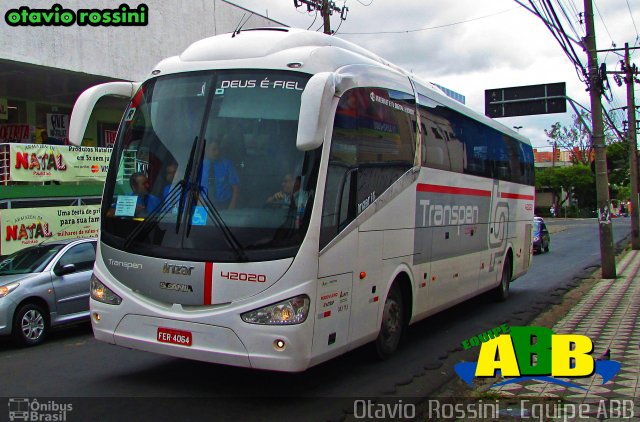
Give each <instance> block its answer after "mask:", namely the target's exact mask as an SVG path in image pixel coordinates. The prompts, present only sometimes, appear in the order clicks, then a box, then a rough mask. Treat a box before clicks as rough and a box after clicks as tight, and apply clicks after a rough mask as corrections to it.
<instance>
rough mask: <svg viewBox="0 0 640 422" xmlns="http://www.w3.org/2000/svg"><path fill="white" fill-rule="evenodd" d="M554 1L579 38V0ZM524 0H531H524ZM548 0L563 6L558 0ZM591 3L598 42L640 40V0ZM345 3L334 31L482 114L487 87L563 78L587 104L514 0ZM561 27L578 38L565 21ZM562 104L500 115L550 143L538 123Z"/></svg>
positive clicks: (256, 0) (256, 3)
mask: <svg viewBox="0 0 640 422" xmlns="http://www.w3.org/2000/svg"><path fill="white" fill-rule="evenodd" d="M233 1H234V2H235V3H236V4H238V5H240V6H242V7H245V8H247V9H250V10H253V11H255V12H257V13H261V14H263V15H264V14H268V16H269V17H270V18H272V19H275V20H278V21H280V22H282V23H285V24H287V25H289V26H292V27H297V28H304V29H306V28H308V27H309V26H310V25H312V23H313V25H312V26H311V29H312V30H316V29H318V28H319V26H320V25H321V21H322V19H321V17H320V16H318V17H317V19H316V20H315V23H314V18H315V14H307V13H306V8H303V7H301V8H300V9H298V10H296V9H295V7H294V5H293V1H292V0H233ZM559 1H560V3H561V4H563V5H564V6H565V10H566V11H567V13H568V15H569V17H570V18H572V19H573V21H574V26H575V29H576V31H577V33H578V35H579V36H580V37H583V36H584V31H585V27H584V25H582V24H580V19H579V17H578V16H577V12H582V11H584V3H583V1H582V0H559ZM525 3H527V4H528V2H527V1H526V0H525ZM553 3H554V5H555V7H556V9H557V11H558V12H559V13H560V12H561V11H560V8H559V6H558V0H554V2H553ZM343 4H344V1H343V0H336V5H337V6H342V5H343ZM595 5H596V7H597V9H599V13H597V12H596V36H597V47H598V49H605V48H610V47H611V44H612V42H615V43H616V45H617V47H624V43H625V42H628V43H629V44H630V45H631V46H634V45H638V44H640V39H638V32H637V29H636V26H637V25H640V1H639V0H606V1H605V0H599V1H598V2H596V3H595ZM346 6H347V7H348V8H349V14H348V17H347V20H346V21H344V22H343V23H342V26H340V28H339V30H338V32H337V35H336V36H338V37H341V38H343V39H346V40H349V41H351V42H354V43H356V44H359V45H361V46H363V47H365V48H367V49H369V50H371V51H373V52H375V53H376V54H378V55H379V56H381V57H383V58H385V59H387V60H389V61H391V62H393V63H395V64H397V65H399V66H401V67H403V68H405V69H407V70H410V71H413V72H414V73H415V74H417V75H419V76H421V77H422V78H424V79H426V80H428V81H432V82H436V83H439V84H441V85H444V86H446V87H448V88H450V89H453V90H454V91H457V92H459V93H461V94H463V95H465V96H466V103H467V105H468V106H470V107H471V108H473V109H475V110H477V111H479V112H481V113H484V90H485V89H490V88H502V87H510V86H519V85H533V84H541V83H552V82H566V84H567V95H568V96H569V97H571V98H573V99H575V100H576V101H577V102H579V103H580V104H583V105H584V106H586V107H587V108H589V97H588V94H587V92H585V89H586V85H585V84H584V83H583V82H581V81H580V80H579V79H578V76H577V74H576V71H575V68H574V67H573V65H572V64H571V63H570V62H569V59H568V58H567V57H566V56H565V55H564V52H563V51H562V49H561V47H560V45H559V44H558V43H557V41H556V40H555V39H554V38H553V36H552V35H551V33H550V32H549V31H548V30H547V28H546V27H545V26H544V24H543V23H542V21H540V20H539V19H538V18H537V17H536V16H534V15H533V14H531V13H530V12H528V11H527V10H525V9H524V8H522V7H521V6H519V5H518V4H517V3H516V2H515V1H513V0H346ZM632 17H633V19H632ZM634 20H635V22H634ZM463 21H468V22H463ZM603 21H604V23H603ZM459 22H463V23H459ZM331 24H332V29H336V28H337V27H338V25H339V24H340V20H339V18H338V17H337V16H334V17H333V18H332V21H331ZM443 25H448V26H445V27H442V28H434V29H427V30H424V31H418V32H410V33H400V34H355V33H356V32H373V31H407V30H415V29H421V28H432V27H437V26H443ZM566 29H567V32H568V34H569V35H572V36H573V37H574V38H575V37H576V35H575V34H574V33H573V31H572V30H571V29H570V28H569V27H568V26H567V27H566ZM320 30H322V29H321V28H320ZM574 48H575V49H576V52H577V53H578V55H579V56H580V58H581V59H582V62H583V64H585V66H586V63H587V57H586V53H584V52H583V51H582V50H581V49H580V48H579V47H577V46H574ZM639 52H640V50H637V51H634V52H632V56H631V57H632V61H635V62H636V63H637V64H638V65H640V53H639ZM620 59H621V57H620V56H616V55H615V54H613V53H609V54H605V53H600V55H599V60H600V61H603V60H606V62H607V65H608V70H614V68H615V70H620V67H619V64H618V62H619V60H620ZM610 83H611V86H612V89H613V96H614V99H613V102H612V103H611V104H609V103H608V102H607V100H605V99H604V98H603V104H604V106H605V107H606V108H614V107H620V106H623V105H626V91H625V87H624V85H623V87H622V88H618V87H617V85H616V84H615V83H614V81H613V79H612V78H610ZM636 96H638V90H636ZM639 102H640V101H639ZM567 110H568V111H567V113H563V114H550V115H546V116H528V117H512V118H504V119H498V120H499V121H500V122H501V123H503V124H505V125H507V126H509V127H513V126H522V127H523V128H522V129H521V130H520V132H521V133H522V134H523V135H525V136H527V137H529V138H530V139H531V142H532V144H533V145H534V146H536V147H543V148H544V147H547V148H548V145H549V144H548V142H547V140H546V139H547V138H546V136H545V134H544V131H543V130H544V129H545V128H549V127H550V126H551V125H552V124H553V123H554V122H556V121H560V122H562V123H563V124H569V123H570V121H571V115H572V114H574V113H573V111H572V109H571V108H570V107H569V106H567ZM614 113H617V115H618V121H619V122H621V121H622V120H626V117H624V115H623V113H622V112H621V111H617V112H614ZM620 127H621V123H620Z"/></svg>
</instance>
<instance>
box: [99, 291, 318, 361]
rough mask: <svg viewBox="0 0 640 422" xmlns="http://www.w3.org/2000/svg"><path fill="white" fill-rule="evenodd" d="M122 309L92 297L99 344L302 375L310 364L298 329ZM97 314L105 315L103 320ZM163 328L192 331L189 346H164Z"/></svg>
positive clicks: (101, 316)
mask: <svg viewBox="0 0 640 422" xmlns="http://www.w3.org/2000/svg"><path fill="white" fill-rule="evenodd" d="M118 308H119V306H112V305H107V304H104V303H100V302H97V301H95V300H93V299H91V324H92V326H93V333H94V336H95V338H96V339H97V340H100V341H104V342H107V343H111V344H115V345H118V346H122V347H126V348H130V349H136V350H143V351H147V352H152V353H158V354H163V355H169V356H174V357H178V358H185V359H193V360H198V361H204V362H210V363H218V364H223V365H231V366H239V367H246V368H255V369H265V370H272V371H286V372H299V371H303V370H305V369H307V367H308V366H309V360H308V359H307V358H304V357H300V356H299V355H298V354H297V353H295V352H296V349H298V350H297V351H298V352H299V347H293V346H294V345H298V346H300V344H301V343H302V344H304V343H306V341H304V340H305V339H304V338H303V337H304V336H303V335H301V333H300V332H299V331H298V330H296V329H295V327H287V328H293V330H286V331H290V332H289V333H288V334H285V333H283V332H282V331H283V330H282V328H283V327H267V326H255V325H251V324H246V323H244V322H239V324H238V325H237V326H234V327H233V329H232V328H230V327H225V326H222V325H213V324H208V323H200V322H189V321H181V320H178V319H172V318H164V317H159V316H147V315H137V314H132V313H129V314H125V315H124V316H123V315H122V314H121V313H120V312H119V311H120V309H118ZM96 314H98V315H100V320H99V321H98V320H97V319H96ZM238 320H239V318H238ZM159 329H166V330H173V331H178V332H186V333H190V334H191V341H190V345H180V344H173V343H168V342H161V341H160V340H159ZM243 329H244V330H243ZM283 334H284V335H283ZM274 339H278V340H282V341H284V343H285V344H286V345H287V347H285V348H284V350H277V348H275V347H274V341H275V340H274Z"/></svg>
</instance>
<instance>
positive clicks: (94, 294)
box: [91, 274, 122, 305]
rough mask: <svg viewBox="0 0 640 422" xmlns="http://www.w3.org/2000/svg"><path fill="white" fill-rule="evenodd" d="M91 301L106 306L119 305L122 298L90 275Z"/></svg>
mask: <svg viewBox="0 0 640 422" xmlns="http://www.w3.org/2000/svg"><path fill="white" fill-rule="evenodd" d="M91 299H93V300H97V301H98V302H102V303H106V304H108V305H119V304H120V303H121V302H122V298H121V297H120V296H118V295H117V294H115V293H113V292H112V291H111V290H110V289H109V288H108V287H107V286H105V285H104V284H102V282H101V281H100V280H98V277H96V275H95V274H92V275H91Z"/></svg>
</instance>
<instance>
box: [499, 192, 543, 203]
mask: <svg viewBox="0 0 640 422" xmlns="http://www.w3.org/2000/svg"><path fill="white" fill-rule="evenodd" d="M500 198H507V199H524V200H526V201H533V200H534V199H535V198H534V197H533V195H521V194H519V193H509V192H500Z"/></svg>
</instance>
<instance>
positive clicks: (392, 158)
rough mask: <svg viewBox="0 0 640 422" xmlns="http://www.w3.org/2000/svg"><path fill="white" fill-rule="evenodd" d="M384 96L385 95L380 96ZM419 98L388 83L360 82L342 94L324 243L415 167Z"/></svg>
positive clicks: (322, 234)
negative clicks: (367, 84)
mask: <svg viewBox="0 0 640 422" xmlns="http://www.w3.org/2000/svg"><path fill="white" fill-rule="evenodd" d="M380 98H382V99H383V100H382V101H380V100H377V99H380ZM413 99H414V97H413V96H412V95H410V94H406V93H402V92H397V91H391V90H386V89H382V88H355V89H352V90H349V91H347V92H346V93H345V94H344V95H343V96H342V98H341V99H340V102H339V103H338V108H337V111H336V116H335V119H334V127H333V136H332V141H331V152H330V156H329V167H328V170H327V182H326V185H325V199H324V205H323V210H322V224H321V232H320V247H324V246H325V245H326V244H327V243H329V242H330V241H331V239H333V238H334V237H335V236H336V235H337V234H338V233H339V232H340V231H341V230H342V229H343V228H344V227H346V226H347V225H348V224H349V223H350V222H351V221H352V220H353V219H354V218H355V217H357V215H358V214H360V213H361V212H362V211H364V210H365V209H366V208H367V207H368V206H369V205H371V204H372V203H373V202H374V201H375V200H376V198H378V197H379V196H380V195H381V194H382V193H383V192H384V191H385V190H386V189H387V188H388V187H389V186H391V184H393V183H394V182H395V181H396V180H397V179H398V178H399V177H400V176H402V175H403V174H404V173H405V172H406V171H407V170H409V169H410V168H411V167H413V160H414V149H415V130H413V129H412V125H414V123H413V122H412V118H414V117H415V106H414V104H413V103H412V101H413ZM390 104H393V106H391V105H390Z"/></svg>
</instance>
